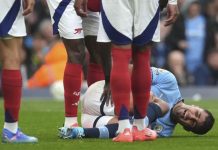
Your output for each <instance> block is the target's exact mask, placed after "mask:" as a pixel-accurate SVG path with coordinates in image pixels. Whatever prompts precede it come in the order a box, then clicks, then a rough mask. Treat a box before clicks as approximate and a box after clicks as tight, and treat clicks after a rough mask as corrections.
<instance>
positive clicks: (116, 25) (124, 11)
mask: <svg viewBox="0 0 218 150" xmlns="http://www.w3.org/2000/svg"><path fill="white" fill-rule="evenodd" d="M131 8H132V5H131V2H130V1H127V0H110V1H109V0H102V11H101V19H102V25H103V27H104V30H105V32H106V33H107V35H108V37H109V38H110V40H111V41H112V42H114V43H117V44H129V43H131V40H132V26H133V11H132V9H131Z"/></svg>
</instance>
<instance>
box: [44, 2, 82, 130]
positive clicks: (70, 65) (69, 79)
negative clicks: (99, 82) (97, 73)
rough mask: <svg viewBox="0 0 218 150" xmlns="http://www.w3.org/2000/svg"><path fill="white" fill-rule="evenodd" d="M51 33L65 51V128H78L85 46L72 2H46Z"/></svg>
mask: <svg viewBox="0 0 218 150" xmlns="http://www.w3.org/2000/svg"><path fill="white" fill-rule="evenodd" d="M47 3H48V7H49V10H50V15H51V20H52V24H53V33H54V34H59V35H60V37H61V38H62V40H63V43H64V45H65V48H66V51H67V56H68V59H67V63H66V66H65V71H64V79H63V82H64V97H65V122H64V126H65V127H70V126H78V123H77V107H78V101H79V98H80V89H81V81H82V80H81V76H82V65H83V63H84V60H85V45H84V39H83V38H84V35H83V28H82V18H81V17H79V16H77V14H76V12H75V10H74V7H73V6H74V0H47Z"/></svg>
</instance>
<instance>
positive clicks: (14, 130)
mask: <svg viewBox="0 0 218 150" xmlns="http://www.w3.org/2000/svg"><path fill="white" fill-rule="evenodd" d="M4 129H7V130H9V131H11V132H12V133H14V134H15V133H17V129H18V122H17V121H16V122H13V123H7V122H5V123H4Z"/></svg>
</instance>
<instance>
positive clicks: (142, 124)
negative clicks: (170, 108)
mask: <svg viewBox="0 0 218 150" xmlns="http://www.w3.org/2000/svg"><path fill="white" fill-rule="evenodd" d="M133 126H136V127H137V128H138V130H139V131H141V130H144V129H145V127H146V125H145V119H144V118H143V119H134V122H133Z"/></svg>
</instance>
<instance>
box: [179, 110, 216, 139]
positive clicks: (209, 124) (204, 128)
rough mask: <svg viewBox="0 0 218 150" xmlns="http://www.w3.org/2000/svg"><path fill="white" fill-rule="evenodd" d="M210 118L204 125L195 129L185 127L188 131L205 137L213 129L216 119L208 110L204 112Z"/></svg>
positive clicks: (207, 118)
mask: <svg viewBox="0 0 218 150" xmlns="http://www.w3.org/2000/svg"><path fill="white" fill-rule="evenodd" d="M204 111H205V112H206V113H207V114H208V116H207V117H206V119H205V121H204V123H203V124H202V125H197V126H195V127H185V126H184V127H183V128H184V129H185V130H187V131H191V132H193V133H195V134H199V135H203V134H206V133H207V132H208V131H210V129H212V127H213V125H214V122H215V119H214V117H213V115H212V113H211V112H210V111H208V110H204Z"/></svg>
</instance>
